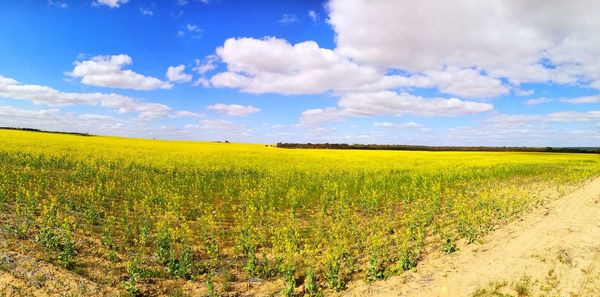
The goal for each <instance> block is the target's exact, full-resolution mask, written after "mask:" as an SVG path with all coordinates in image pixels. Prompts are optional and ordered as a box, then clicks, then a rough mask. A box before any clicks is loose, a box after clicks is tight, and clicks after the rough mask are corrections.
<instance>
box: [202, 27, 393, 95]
mask: <svg viewBox="0 0 600 297" xmlns="http://www.w3.org/2000/svg"><path fill="white" fill-rule="evenodd" d="M217 55H218V56H219V57H220V58H221V60H222V61H223V62H224V63H226V64H227V69H228V71H227V72H223V73H219V74H217V75H215V76H213V77H212V78H211V83H212V85H213V86H216V87H229V88H240V89H241V90H242V91H245V92H250V93H257V94H260V93H267V92H276V93H282V94H316V93H322V92H326V91H328V90H342V89H349V88H356V86H361V85H365V84H368V83H375V82H377V81H378V79H379V78H380V77H381V75H382V73H381V72H380V71H379V70H377V69H375V68H371V67H361V66H358V65H356V64H354V63H352V62H350V61H348V60H346V59H344V58H341V57H339V56H338V55H336V54H335V52H333V51H332V50H329V49H322V48H319V46H318V45H317V43H315V42H313V41H307V42H302V43H298V44H295V45H291V44H289V43H288V42H287V41H285V40H283V39H277V38H266V39H254V38H239V39H234V38H230V39H227V40H226V41H225V44H224V45H223V46H222V47H219V48H218V49H217Z"/></svg>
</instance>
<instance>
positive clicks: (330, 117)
mask: <svg viewBox="0 0 600 297" xmlns="http://www.w3.org/2000/svg"><path fill="white" fill-rule="evenodd" d="M493 108H494V107H493V105H491V104H488V103H480V102H473V101H463V100H460V99H457V98H450V99H443V98H431V99H427V98H423V97H420V96H414V95H411V94H408V93H400V94H398V93H396V92H392V91H381V92H375V93H350V94H346V95H343V96H342V98H341V99H340V101H339V102H338V107H337V108H333V107H330V108H325V109H310V110H307V111H304V112H303V113H302V115H301V118H300V123H301V124H303V125H312V124H315V123H319V122H325V121H335V120H342V119H346V118H349V117H361V116H363V117H368V116H381V115H394V116H402V115H416V116H424V117H429V116H461V115H469V114H476V113H480V112H486V111H491V110H493Z"/></svg>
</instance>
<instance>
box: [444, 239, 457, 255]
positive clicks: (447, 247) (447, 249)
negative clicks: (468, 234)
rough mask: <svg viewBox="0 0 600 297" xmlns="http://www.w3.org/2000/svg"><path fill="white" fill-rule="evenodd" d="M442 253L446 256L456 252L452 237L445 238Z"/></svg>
mask: <svg viewBox="0 0 600 297" xmlns="http://www.w3.org/2000/svg"><path fill="white" fill-rule="evenodd" d="M442 251H443V252H444V254H446V255H448V254H451V253H454V252H455V251H456V242H454V237H453V236H452V235H447V236H446V238H445V240H444V244H443V245H442Z"/></svg>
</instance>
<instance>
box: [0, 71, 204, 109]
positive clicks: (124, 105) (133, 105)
mask: <svg viewBox="0 0 600 297" xmlns="http://www.w3.org/2000/svg"><path fill="white" fill-rule="evenodd" d="M0 97H2V98H9V99H18V100H27V101H31V102H33V103H34V104H36V105H46V106H67V105H76V104H83V105H93V106H101V107H105V108H108V109H113V110H116V111H118V112H119V113H130V112H133V113H137V114H138V116H139V117H140V118H156V117H180V116H191V115H196V114H195V113H190V112H183V111H175V110H173V109H171V108H170V107H169V106H166V105H164V104H160V103H151V102H144V101H142V100H139V99H135V98H131V97H128V96H123V95H120V94H115V93H97V92H96V93H76V92H61V91H58V90H56V89H53V88H50V87H47V86H41V85H26V84H21V83H19V82H18V81H16V80H14V79H12V78H8V77H5V76H2V75H0Z"/></svg>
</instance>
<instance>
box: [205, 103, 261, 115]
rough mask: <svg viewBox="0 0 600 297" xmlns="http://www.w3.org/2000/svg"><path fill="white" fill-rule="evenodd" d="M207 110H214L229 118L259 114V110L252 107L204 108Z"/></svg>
mask: <svg viewBox="0 0 600 297" xmlns="http://www.w3.org/2000/svg"><path fill="white" fill-rule="evenodd" d="M206 108H207V109H210V110H214V111H216V112H218V113H221V114H226V115H230V116H247V115H249V114H252V113H256V112H259V111H260V109H259V108H256V107H254V106H252V105H248V106H244V105H239V104H222V103H218V104H213V105H209V106H207V107H206Z"/></svg>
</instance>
